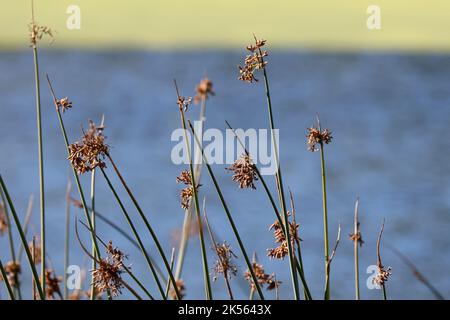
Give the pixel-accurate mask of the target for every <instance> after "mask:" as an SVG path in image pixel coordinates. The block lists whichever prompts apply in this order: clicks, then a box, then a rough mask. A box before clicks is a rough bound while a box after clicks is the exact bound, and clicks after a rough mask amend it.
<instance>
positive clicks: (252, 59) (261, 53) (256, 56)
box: [238, 37, 268, 83]
mask: <svg viewBox="0 0 450 320" xmlns="http://www.w3.org/2000/svg"><path fill="white" fill-rule="evenodd" d="M265 44H266V40H258V39H256V37H255V43H254V44H250V45H248V46H247V48H246V49H247V50H248V51H250V54H249V55H247V56H246V57H245V60H244V66H238V68H239V74H240V76H239V80H241V81H245V82H249V83H253V81H255V82H257V81H258V79H256V78H255V71H256V70H260V69H264V68H265V67H266V65H267V61H264V57H266V56H268V53H267V51H265V50H261V48H262V47H263V46H264V45H265Z"/></svg>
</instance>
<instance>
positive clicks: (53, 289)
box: [45, 269, 62, 299]
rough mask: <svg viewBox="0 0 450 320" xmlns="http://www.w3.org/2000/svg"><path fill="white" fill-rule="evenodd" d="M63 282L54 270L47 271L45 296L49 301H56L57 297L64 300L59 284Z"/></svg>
mask: <svg viewBox="0 0 450 320" xmlns="http://www.w3.org/2000/svg"><path fill="white" fill-rule="evenodd" d="M61 281H62V277H61V276H56V274H55V271H54V270H53V269H45V284H46V287H45V295H46V297H47V299H54V298H55V296H58V297H59V298H62V294H61V290H60V288H59V283H60V282H61Z"/></svg>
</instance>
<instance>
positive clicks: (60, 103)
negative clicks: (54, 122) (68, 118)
mask: <svg viewBox="0 0 450 320" xmlns="http://www.w3.org/2000/svg"><path fill="white" fill-rule="evenodd" d="M56 106H57V107H58V108H59V110H60V111H62V112H63V113H64V112H66V110H69V109H70V108H72V102H71V101H69V98H68V97H65V98H62V99H59V100H57V101H56Z"/></svg>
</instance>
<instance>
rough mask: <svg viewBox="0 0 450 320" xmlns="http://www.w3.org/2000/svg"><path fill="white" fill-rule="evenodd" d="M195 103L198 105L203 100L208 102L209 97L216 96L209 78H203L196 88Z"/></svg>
mask: <svg viewBox="0 0 450 320" xmlns="http://www.w3.org/2000/svg"><path fill="white" fill-rule="evenodd" d="M195 91H196V94H195V96H194V103H196V104H198V103H199V102H200V101H202V100H206V99H208V98H209V96H214V95H215V93H214V91H213V83H212V82H211V80H209V79H208V78H207V77H205V78H203V79H202V80H201V81H200V83H199V84H198V85H197V87H196V88H195Z"/></svg>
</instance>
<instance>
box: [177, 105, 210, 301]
mask: <svg viewBox="0 0 450 320" xmlns="http://www.w3.org/2000/svg"><path fill="white" fill-rule="evenodd" d="M180 117H181V123H182V125H183V129H184V130H183V131H184V135H185V142H186V149H187V154H188V161H189V169H190V173H191V180H192V181H191V182H192V190H193V194H194V203H195V212H196V214H197V223H198V231H199V232H198V234H199V239H200V248H201V254H202V265H203V279H204V282H205V294H206V299H207V300H211V299H212V290H211V281H210V279H209V268H208V257H207V254H206V246H205V239H204V235H203V223H202V218H201V215H200V205H199V201H198V194H197V184H196V182H195V176H194V175H195V173H194V166H193V165H192V157H191V149H190V147H191V146H190V145H189V140H188V131H187V128H186V121H185V118H184V112H183V109H182V108H180Z"/></svg>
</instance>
